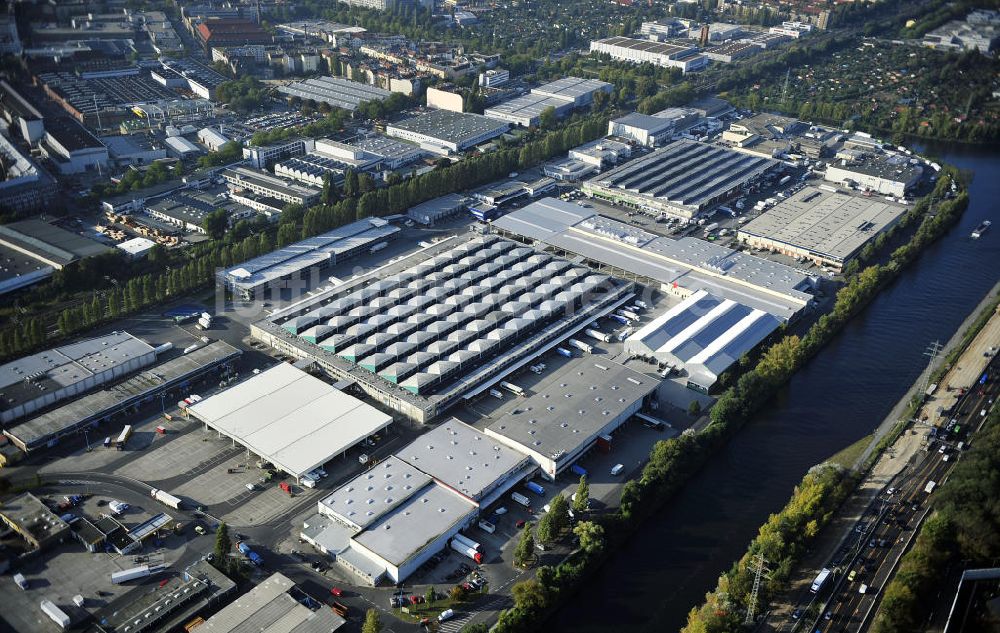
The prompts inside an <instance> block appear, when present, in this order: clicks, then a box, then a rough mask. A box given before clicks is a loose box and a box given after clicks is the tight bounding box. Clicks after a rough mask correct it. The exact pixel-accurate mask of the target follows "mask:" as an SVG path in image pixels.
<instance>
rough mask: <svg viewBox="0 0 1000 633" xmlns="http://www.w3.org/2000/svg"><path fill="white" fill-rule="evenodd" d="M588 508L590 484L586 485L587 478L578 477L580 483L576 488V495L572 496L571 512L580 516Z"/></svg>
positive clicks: (584, 476) (583, 476)
mask: <svg viewBox="0 0 1000 633" xmlns="http://www.w3.org/2000/svg"><path fill="white" fill-rule="evenodd" d="M589 507H590V484H589V483H587V476H586V475H580V483H579V485H577V487H576V494H575V495H573V512H574V513H576V514H578V515H582V514H583V513H584V512H586V511H587V509H588V508H589Z"/></svg>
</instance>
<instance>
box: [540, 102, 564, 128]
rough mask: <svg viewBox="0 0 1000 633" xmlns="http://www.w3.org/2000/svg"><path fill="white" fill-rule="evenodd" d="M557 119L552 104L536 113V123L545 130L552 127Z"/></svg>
mask: <svg viewBox="0 0 1000 633" xmlns="http://www.w3.org/2000/svg"><path fill="white" fill-rule="evenodd" d="M558 120H559V119H558V117H557V116H556V109H555V108H554V107H552V106H549V107H547V108H545V109H544V110H542V111H541V112H540V113H539V114H538V125H539V126H541V127H542V128H544V129H546V130H551V129H552V128H554V127H555V126H556V123H557V122H558Z"/></svg>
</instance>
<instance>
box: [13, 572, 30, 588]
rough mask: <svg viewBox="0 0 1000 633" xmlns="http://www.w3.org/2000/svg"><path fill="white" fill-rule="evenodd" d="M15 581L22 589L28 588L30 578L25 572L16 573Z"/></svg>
mask: <svg viewBox="0 0 1000 633" xmlns="http://www.w3.org/2000/svg"><path fill="white" fill-rule="evenodd" d="M14 582H15V583H17V586H18V587H20V588H21V589H25V590H27V589H28V579H27V578H25V577H24V574H14Z"/></svg>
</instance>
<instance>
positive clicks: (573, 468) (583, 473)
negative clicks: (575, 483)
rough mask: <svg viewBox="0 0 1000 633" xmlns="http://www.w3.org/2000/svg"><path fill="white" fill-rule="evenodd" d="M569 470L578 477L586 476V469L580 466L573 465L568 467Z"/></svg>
mask: <svg viewBox="0 0 1000 633" xmlns="http://www.w3.org/2000/svg"><path fill="white" fill-rule="evenodd" d="M569 469H570V470H571V471H573V472H574V473H576V474H577V475H580V476H581V477H586V476H587V469H586V468H584V467H583V466H581V465H580V464H573V465H572V466H570V467H569Z"/></svg>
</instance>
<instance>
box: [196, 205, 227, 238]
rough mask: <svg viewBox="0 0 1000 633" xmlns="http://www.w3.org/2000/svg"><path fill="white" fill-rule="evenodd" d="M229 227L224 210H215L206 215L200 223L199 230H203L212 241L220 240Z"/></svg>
mask: <svg viewBox="0 0 1000 633" xmlns="http://www.w3.org/2000/svg"><path fill="white" fill-rule="evenodd" d="M228 227H229V213H227V212H226V210H225V209H216V210H215V211H212V212H211V213H209V214H207V215H206V216H205V218H204V219H203V220H202V221H201V228H203V229H205V232H206V233H208V236H209V237H211V238H212V239H213V240H218V239H222V236H223V235H225V234H226V229H227V228H228Z"/></svg>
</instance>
